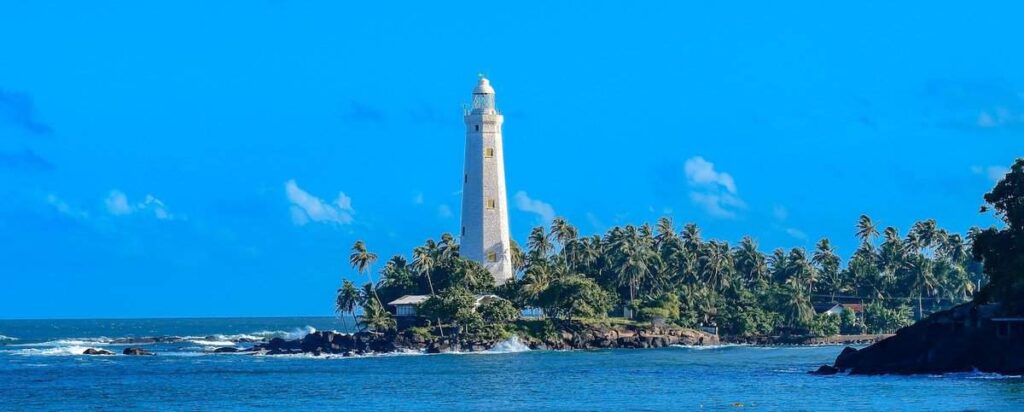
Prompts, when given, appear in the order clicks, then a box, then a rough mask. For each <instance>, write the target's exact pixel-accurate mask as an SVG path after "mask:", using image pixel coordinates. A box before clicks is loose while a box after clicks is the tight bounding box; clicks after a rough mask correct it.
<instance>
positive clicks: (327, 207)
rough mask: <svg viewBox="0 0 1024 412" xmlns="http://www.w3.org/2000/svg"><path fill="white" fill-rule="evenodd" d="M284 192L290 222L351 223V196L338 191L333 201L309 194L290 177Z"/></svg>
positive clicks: (301, 223)
mask: <svg viewBox="0 0 1024 412" xmlns="http://www.w3.org/2000/svg"><path fill="white" fill-rule="evenodd" d="M284 192H285V195H286V196H287V197H288V201H289V202H290V203H291V208H290V213H291V217H292V223H294V224H296V225H299V226H302V225H305V224H307V223H309V222H317V223H331V224H340V225H346V224H349V223H352V215H353V214H355V210H354V209H352V198H350V197H348V196H346V195H345V192H339V193H338V198H337V199H336V200H335V201H334V203H333V204H332V203H327V202H325V201H324V200H323V199H320V198H319V197H316V196H314V195H311V194H309V192H306V191H305V190H302V188H300V187H299V185H298V184H297V183H295V179H291V180H289V181H287V182H285V184H284Z"/></svg>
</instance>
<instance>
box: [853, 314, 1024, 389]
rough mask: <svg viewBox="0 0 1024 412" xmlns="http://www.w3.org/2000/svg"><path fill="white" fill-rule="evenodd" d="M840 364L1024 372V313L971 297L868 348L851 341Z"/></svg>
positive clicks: (859, 369) (879, 370)
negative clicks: (1004, 312) (1007, 313)
mask: <svg viewBox="0 0 1024 412" xmlns="http://www.w3.org/2000/svg"><path fill="white" fill-rule="evenodd" d="M833 366H834V367H835V368H836V369H837V370H840V371H848V372H850V373H851V374H859V375H877V374H900V375H908V374H938V373H950V372H970V371H975V370H977V371H981V372H992V373H1000V374H1012V375H1018V374H1022V373H1024V318H1020V317H1012V316H1005V315H1001V314H1000V311H999V306H998V305H976V304H973V303H967V304H963V305H960V306H956V307H954V308H952V309H949V310H945V311H941V312H936V313H934V314H932V315H931V316H929V317H927V318H925V319H923V320H921V321H919V322H917V323H915V324H913V325H911V326H908V327H905V328H903V329H900V330H898V331H897V332H896V335H895V336H892V337H889V338H887V339H884V340H882V341H880V342H878V343H875V344H873V345H871V346H868V347H866V348H863V349H860V350H857V349H855V348H851V347H847V348H845V349H843V352H842V353H840V354H839V356H838V357H837V358H836V361H835V364H834V365H833Z"/></svg>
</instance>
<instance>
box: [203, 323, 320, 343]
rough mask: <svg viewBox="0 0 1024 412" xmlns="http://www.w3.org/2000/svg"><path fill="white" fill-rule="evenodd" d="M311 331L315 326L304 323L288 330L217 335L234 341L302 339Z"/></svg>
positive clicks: (314, 330)
mask: <svg viewBox="0 0 1024 412" xmlns="http://www.w3.org/2000/svg"><path fill="white" fill-rule="evenodd" d="M313 332H316V328H314V327H312V326H309V325H306V326H305V327H301V328H295V329H292V330H290V331H286V330H261V331H257V332H251V333H246V334H239V335H226V336H225V335H217V336H224V340H235V341H238V340H242V339H248V340H264V339H267V340H270V339H273V338H281V339H288V340H293V339H302V338H304V337H306V335H308V334H310V333H313Z"/></svg>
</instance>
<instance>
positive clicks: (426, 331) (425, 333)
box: [405, 326, 434, 340]
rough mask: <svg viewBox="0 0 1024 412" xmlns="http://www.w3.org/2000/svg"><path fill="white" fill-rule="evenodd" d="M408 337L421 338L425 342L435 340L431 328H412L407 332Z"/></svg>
mask: <svg viewBox="0 0 1024 412" xmlns="http://www.w3.org/2000/svg"><path fill="white" fill-rule="evenodd" d="M405 334H406V336H409V337H412V336H419V337H420V338H423V339H424V340H430V339H433V338H434V334H433V333H431V332H430V328H427V327H423V326H412V327H409V328H408V329H406V330H405Z"/></svg>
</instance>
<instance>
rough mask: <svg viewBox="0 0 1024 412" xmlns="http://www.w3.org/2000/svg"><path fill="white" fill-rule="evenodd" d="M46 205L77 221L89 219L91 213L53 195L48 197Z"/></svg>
mask: <svg viewBox="0 0 1024 412" xmlns="http://www.w3.org/2000/svg"><path fill="white" fill-rule="evenodd" d="M46 203H49V204H50V206H53V208H54V209H56V210H57V212H59V213H60V214H62V215H67V216H71V217H74V218H77V219H85V218H87V217H89V213H87V212H86V211H84V210H81V209H78V208H75V207H73V206H71V205H69V204H68V203H67V202H65V201H64V200H63V199H61V198H59V197H57V195H55V194H52V193H51V194H49V195H47V196H46Z"/></svg>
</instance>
